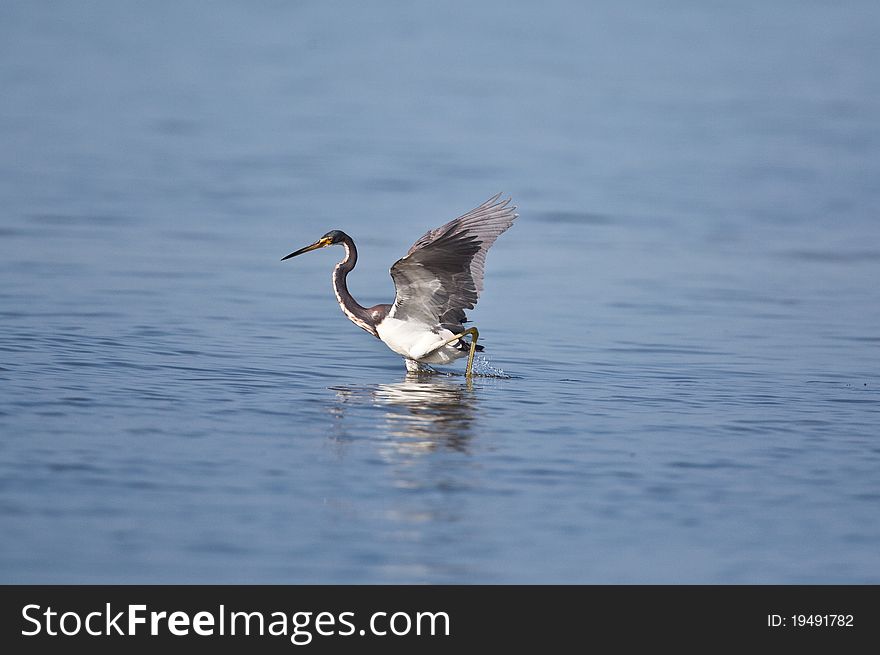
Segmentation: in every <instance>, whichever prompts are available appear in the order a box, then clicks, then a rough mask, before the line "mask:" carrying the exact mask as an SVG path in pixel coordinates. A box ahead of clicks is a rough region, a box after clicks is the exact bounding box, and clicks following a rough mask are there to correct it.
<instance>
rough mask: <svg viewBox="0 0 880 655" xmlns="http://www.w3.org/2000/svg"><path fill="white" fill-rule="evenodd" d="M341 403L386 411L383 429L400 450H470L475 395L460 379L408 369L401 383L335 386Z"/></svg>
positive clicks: (340, 411) (341, 411) (342, 409)
mask: <svg viewBox="0 0 880 655" xmlns="http://www.w3.org/2000/svg"><path fill="white" fill-rule="evenodd" d="M332 389H333V390H334V391H336V394H337V400H338V401H339V405H337V407H336V412H335V413H336V415H337V418H339V419H343V418H344V415H345V413H346V408H347V407H352V406H353V405H356V404H360V403H364V404H367V405H369V406H370V407H371V408H376V409H379V410H381V412H382V423H383V425H382V427H383V428H384V429H383V430H376V433H377V434H384V436H385V437H386V438H387V439H390V440H391V442H392V443H393V446H394V449H395V450H396V451H398V452H402V453H409V454H417V453H423V452H431V451H435V450H440V449H446V450H454V451H459V452H463V453H466V452H467V451H468V444H469V442H470V440H471V438H472V430H473V422H474V417H475V414H476V407H475V403H476V395H475V392H474V389H473V386H472V385H464V384H462V383H461V381H460V379H459V380H456V379H455V378H442V377H440V376H437V375H420V374H417V373H408V374H407V375H406V377H405V378H404V380H403V381H402V382H396V383H392V384H378V385H373V386H364V387H354V386H352V387H348V386H345V387H332Z"/></svg>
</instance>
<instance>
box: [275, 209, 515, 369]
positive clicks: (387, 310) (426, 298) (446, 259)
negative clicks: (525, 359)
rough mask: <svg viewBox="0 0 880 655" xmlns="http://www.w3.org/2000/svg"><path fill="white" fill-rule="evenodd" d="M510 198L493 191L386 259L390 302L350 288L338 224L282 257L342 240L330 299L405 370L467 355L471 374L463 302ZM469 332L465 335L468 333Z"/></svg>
mask: <svg viewBox="0 0 880 655" xmlns="http://www.w3.org/2000/svg"><path fill="white" fill-rule="evenodd" d="M515 210H516V207H515V206H513V205H511V204H510V198H507V199H505V200H502V199H501V194H500V193H499V194H497V195H495V196H493V197H492V198H490V199H489V200H487V201H486V202H484V203H483V204H481V205H479V206H478V207H475V208H473V209H471V210H470V211H469V212H467V213H466V214H463V215H461V216H459V217H458V218H456V219H454V220H451V221H449V222H448V223H446V224H445V225H442V226H440V227H438V228H436V229H433V230H429V231H428V232H427V233H425V235H424V236H422V238H420V239H419V240H418V241H416V242H415V243H414V244H413V246H412V248H410V249H409V252H407V253H406V255H405V256H404V257H402V258H401V259H398V260H397V261H396V262H395V263H394V265H393V266H392V267H391V279H392V280H393V281H394V287H395V291H396V293H395V297H394V302H393V303H391V304H382V305H375V306H373V307H363V306H361V304H360V303H358V302H357V301H356V300H355V299H354V297H353V296H352V295H351V293H350V292H349V290H348V283H347V279H348V274H349V273H351V271H352V270H353V269H354V267H355V264H357V257H358V255H357V248H356V247H355V245H354V241H353V240H352V238H351V237H350V236H348V235H347V234H346V233H345V232H343V231H342V230H331V231H330V232H327V234H325V235H324V236H322V237H321V238H320V239H318V240H317V241H315V242H314V243H313V244H311V245H308V246H306V247H305V248H300V249H299V250H297V251H295V252H292V253H290V254H289V255H286V256H284V257H282V258H281V261H284V260H286V259H290V258H292V257H297V256H298V255H302V254H304V253H307V252H311V251H313V250H318V249H320V248H326V247H328V246H334V245H340V246H342V247H343V248H344V249H345V258H344V259H343V260H342V261H340V262H339V263H338V264H336V266H335V267H334V268H333V276H332V281H333V291H334V293H335V294H336V301H337V302H338V303H339V306H340V307H341V308H342V313H343V314H345V315H346V316H347V317H348V318H349V319H350V320H351V322H352V323H354V324H355V325H357V326H358V327H359V328H362V329H364V330H366V331H367V332H369V333H370V334H372V335H373V336H374V337H376V338H377V339H380V340H381V341H383V342H384V343H385V345H387V346H388V347H389V348H390V349H391V350H393V351H394V352H396V353H397V354H398V355H402V356H403V358H404V362H405V364H406V369H407V371H409V372H427V371H431V370H432V369H431V368H430V366H429V365H430V364H441V365H444V364H449V363H451V362H453V361H455V360H457V359H460V358H462V357H464V356H465V355H467V367H466V368H465V376H466V377H467V378H471V377H472V376H473V368H474V353H475V352H478V351H481V350H483V346H481V345H479V344H478V343H477V339H478V338H479V336H480V333H479V331H478V330H477V328H476V327H474V326H471V327H465V324H466V323H468V322H469V321H468V320H467V316H466V315H465V310H466V309H473V308H474V306H475V305H476V303H477V298H478V296H479V294H480V292H481V291H482V290H483V272H484V268H485V264H486V253H487V252H488V250H489V248H490V247H491V246H492V244H493V243H495V240H496V239H497V238H498V237H499V236H500V235H501V234H502V233H503V232H504V231H505V230H507V228H509V227H510V226H511V225H512V224H513V221H514V219H515V218H516V217H517V216H518V214H516V212H515ZM468 337H469V340H468V339H467V338H468Z"/></svg>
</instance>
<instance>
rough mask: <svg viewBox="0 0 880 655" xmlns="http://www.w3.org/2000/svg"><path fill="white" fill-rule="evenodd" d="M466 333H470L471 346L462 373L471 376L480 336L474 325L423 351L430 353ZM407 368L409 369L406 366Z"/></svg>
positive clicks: (453, 341) (464, 335)
mask: <svg viewBox="0 0 880 655" xmlns="http://www.w3.org/2000/svg"><path fill="white" fill-rule="evenodd" d="M468 335H470V337H471V348H470V352H468V359H467V368H465V370H464V374H465V377H471V376H472V375H473V369H474V353H475V352H477V339H478V338H479V337H480V332H479V330H477V328H475V327H469V328H468V329H467V330H465V331H464V332H461V333H460V334H456V335H455V336H452V337H449V338H448V339H446V340H445V341H442V342H441V343H439V344H437V345H436V346H433V347H432V348H431V350H429V351H428V352H426V353H425V355H430V354H431V353H432V352H435V351H437V350H440V349H441V348H442V347H443V346H446V345H449V344H450V343H455V342H456V341H458V340H459V339H461V338H462V337H466V336H468ZM465 343H467V342H465ZM407 367H409V364H407ZM407 370H409V369H408V368H407Z"/></svg>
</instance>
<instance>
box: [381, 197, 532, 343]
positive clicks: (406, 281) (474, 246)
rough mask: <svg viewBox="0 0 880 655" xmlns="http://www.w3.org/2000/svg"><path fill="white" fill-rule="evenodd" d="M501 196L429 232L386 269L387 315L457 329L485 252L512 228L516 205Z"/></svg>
mask: <svg viewBox="0 0 880 655" xmlns="http://www.w3.org/2000/svg"><path fill="white" fill-rule="evenodd" d="M500 197H501V194H500V193H499V194H498V195H497V196H495V197H493V198H490V199H489V200H487V201H486V202H484V203H483V204H482V205H480V206H479V207H475V208H474V209H472V210H470V211H469V212H468V213H467V214H464V215H463V216H459V217H458V218H456V219H455V220H452V221H450V222H448V223H447V224H446V225H443V226H442V227H438V228H437V229H435V230H430V231H429V232H428V233H427V234H425V235H424V236H423V237H422V238H421V239H419V240H418V241H416V242H415V244H413V247H412V248H410V249H409V252H408V253H407V254H406V256H405V257H404V258H403V259H399V260H397V262H395V264H394V266H392V267H391V278H392V279H393V280H394V286H395V287H396V288H397V296H396V297H395V299H394V306H393V307H392V308H391V312H390V314H389V316H391V317H392V318H399V319H410V320H418V321H421V322H423V323H425V324H427V325H432V326H433V325H444V326H449V327H450V329H456V328H457V327H458V326H460V325H461V324H462V323H463V322H464V321H465V313H464V310H465V309H473V307H474V305H476V303H477V296H478V295H479V293H480V291H482V290H483V269H484V267H485V264H486V252H487V251H488V250H489V247H490V246H491V245H492V244H493V243H495V239H497V238H498V236H499V235H500V234H501V233H502V232H504V231H505V230H506V229H507V228H509V227H510V226H511V225H512V224H513V220H514V219H515V218H516V217H517V214H516V213H515V212H514V210H515V209H516V207H514V206H511V205H510V198H508V199H507V200H500Z"/></svg>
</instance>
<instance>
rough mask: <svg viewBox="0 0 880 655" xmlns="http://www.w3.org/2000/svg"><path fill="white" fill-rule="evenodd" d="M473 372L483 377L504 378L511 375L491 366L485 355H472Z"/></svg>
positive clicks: (507, 378)
mask: <svg viewBox="0 0 880 655" xmlns="http://www.w3.org/2000/svg"><path fill="white" fill-rule="evenodd" d="M474 374H475V375H479V376H480V377H484V378H503V379H505V380H509V379H511V377H512V376H510V375H508V374H507V373H505V372H504V371H503V370H502V369H500V368H496V367H494V366H492V365H491V364H490V363H489V359H488V358H487V357H486V356H485V355H476V356H474Z"/></svg>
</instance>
